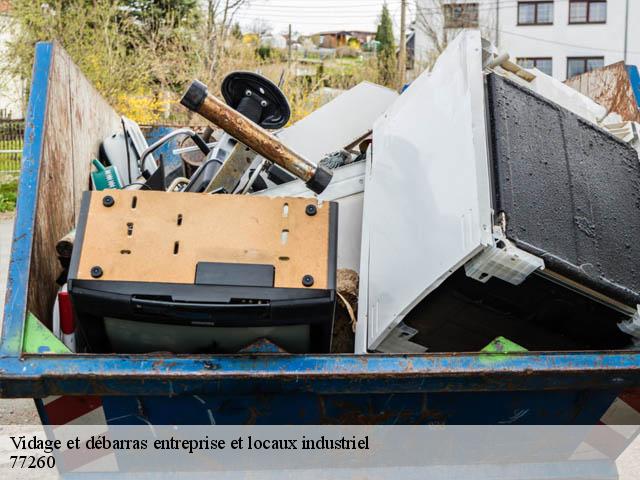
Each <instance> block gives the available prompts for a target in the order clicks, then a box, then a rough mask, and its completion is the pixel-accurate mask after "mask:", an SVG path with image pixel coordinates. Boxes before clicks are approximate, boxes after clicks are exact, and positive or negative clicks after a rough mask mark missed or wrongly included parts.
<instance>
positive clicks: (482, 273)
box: [464, 227, 544, 285]
mask: <svg viewBox="0 0 640 480" xmlns="http://www.w3.org/2000/svg"><path fill="white" fill-rule="evenodd" d="M494 236H495V240H496V246H495V247H487V248H485V249H484V250H483V251H482V252H481V253H479V254H478V255H476V256H475V257H474V258H472V259H471V260H470V261H469V262H467V263H466V264H465V266H464V271H465V273H466V274H467V276H468V277H471V278H473V279H475V280H478V281H479V282H482V283H486V282H487V281H488V280H489V279H490V278H492V277H497V278H499V279H501V280H504V281H505V282H509V283H511V284H513V285H520V284H521V283H522V282H523V281H524V280H525V279H526V278H527V277H528V276H529V275H531V274H532V273H533V272H535V271H536V270H544V260H542V259H541V258H538V257H536V256H535V255H531V254H530V253H528V252H525V251H523V250H520V249H519V248H517V247H516V246H515V245H513V243H511V242H510V241H509V240H508V239H507V238H506V237H505V236H504V234H503V233H502V230H501V228H500V227H494Z"/></svg>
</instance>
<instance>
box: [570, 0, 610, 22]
mask: <svg viewBox="0 0 640 480" xmlns="http://www.w3.org/2000/svg"><path fill="white" fill-rule="evenodd" d="M606 21H607V2H606V0H569V23H605V22H606Z"/></svg>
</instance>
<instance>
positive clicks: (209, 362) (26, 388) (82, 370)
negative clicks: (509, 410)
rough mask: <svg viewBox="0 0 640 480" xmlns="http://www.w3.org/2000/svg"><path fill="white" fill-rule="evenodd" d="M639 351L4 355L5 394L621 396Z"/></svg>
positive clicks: (635, 381)
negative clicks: (532, 393)
mask: <svg viewBox="0 0 640 480" xmlns="http://www.w3.org/2000/svg"><path fill="white" fill-rule="evenodd" d="M639 366H640V360H639V355H638V354H637V353H634V352H621V353H545V354H534V353H523V354H512V355H499V354H498V355H489V354H481V355H477V354H453V355H364V356H356V355H279V354H276V355H238V356H235V355H229V356H224V355H222V356H190V357H189V356H147V355H28V356H27V355H25V356H24V357H23V358H15V357H0V380H2V381H0V396H5V397H38V398H42V397H45V396H47V395H133V396H139V395H148V396H169V397H174V396H180V395H219V394H222V393H224V394H225V395H260V394H263V393H270V394H271V393H277V394H279V393H309V392H311V393H320V394H344V393H360V394H374V393H410V392H414V393H425V392H462V391H467V392H468V391H518V390H520V391H522V390H530V391H531V390H581V389H582V390H590V389H603V390H619V389H623V388H633V387H637V386H638V385H639V384H640V381H639V380H640V378H639V377H640V368H639Z"/></svg>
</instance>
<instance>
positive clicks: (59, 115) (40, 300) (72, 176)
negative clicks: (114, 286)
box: [27, 43, 119, 324]
mask: <svg viewBox="0 0 640 480" xmlns="http://www.w3.org/2000/svg"><path fill="white" fill-rule="evenodd" d="M118 124H119V121H118V115H117V114H116V112H115V111H114V110H113V109H112V108H111V107H110V106H109V105H108V103H107V102H106V101H105V100H104V99H103V98H102V97H101V96H100V95H99V94H98V92H97V91H96V90H95V89H94V88H93V86H92V85H91V84H90V82H89V81H88V80H87V79H86V78H85V77H84V76H83V75H82V73H81V72H80V70H79V69H78V68H77V67H76V66H75V65H74V64H73V62H72V60H71V59H70V58H69V56H68V55H67V53H66V52H65V51H64V50H63V49H62V47H60V46H59V45H58V44H55V43H54V46H53V51H52V61H51V69H50V72H49V81H48V91H47V112H46V116H45V120H44V125H43V135H44V139H43V147H42V152H41V156H40V171H39V180H38V181H39V186H38V200H37V205H36V218H35V224H34V240H33V253H32V258H33V261H32V262H31V267H30V274H29V293H28V307H27V308H28V309H29V310H30V311H32V312H33V313H34V314H35V315H36V317H38V318H39V319H40V320H42V321H43V322H44V323H45V324H50V320H51V309H52V307H53V302H54V300H55V295H56V292H57V285H56V283H55V281H56V279H57V278H58V276H59V275H60V273H61V271H62V268H61V267H60V264H59V262H58V259H57V255H56V250H55V245H56V242H57V241H58V240H60V238H62V236H63V235H65V234H66V233H68V232H69V231H70V230H71V229H72V228H73V227H74V225H75V221H76V215H77V213H78V207H79V202H80V193H81V192H82V191H84V190H86V189H87V186H88V185H89V165H90V161H91V159H92V158H94V157H95V156H96V155H97V154H98V146H99V145H100V142H101V141H102V139H103V137H105V136H107V135H108V134H109V133H111V132H112V131H115V129H117V128H118Z"/></svg>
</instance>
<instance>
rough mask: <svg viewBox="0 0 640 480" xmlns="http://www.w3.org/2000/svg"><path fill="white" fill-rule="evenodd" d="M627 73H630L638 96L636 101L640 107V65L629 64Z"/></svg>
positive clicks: (630, 78) (633, 87)
mask: <svg viewBox="0 0 640 480" xmlns="http://www.w3.org/2000/svg"><path fill="white" fill-rule="evenodd" d="M627 73H628V74H629V81H630V82H631V88H632V89H633V94H634V95H635V97H636V103H637V104H638V108H640V73H638V67H637V66H635V65H627Z"/></svg>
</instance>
